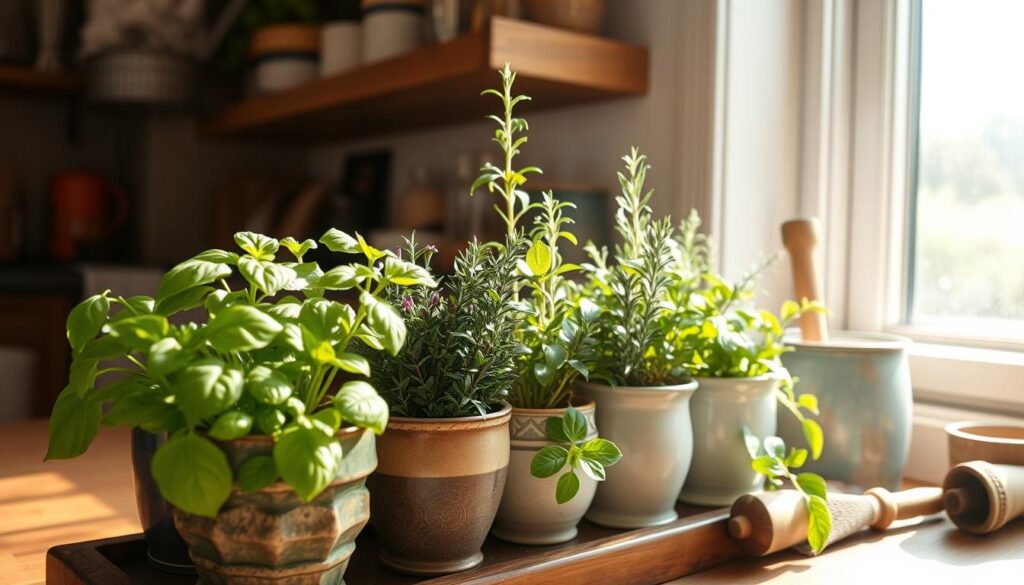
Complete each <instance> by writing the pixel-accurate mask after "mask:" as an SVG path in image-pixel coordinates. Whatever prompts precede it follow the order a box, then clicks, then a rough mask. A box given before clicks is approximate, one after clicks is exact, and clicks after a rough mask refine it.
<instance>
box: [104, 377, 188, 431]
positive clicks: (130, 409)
mask: <svg viewBox="0 0 1024 585" xmlns="http://www.w3.org/2000/svg"><path fill="white" fill-rule="evenodd" d="M167 400H168V396H167V394H165V393H163V392H160V391H157V390H155V389H153V388H152V387H151V386H150V385H148V384H146V383H142V382H140V383H139V384H137V385H134V386H132V387H128V388H125V389H124V394H123V395H121V396H118V397H116V398H115V399H114V403H113V404H112V405H111V406H110V409H109V410H107V413H106V414H105V415H104V416H103V421H102V422H103V424H104V425H105V426H108V427H113V426H122V427H144V428H146V429H147V430H150V429H155V428H165V427H168V426H171V425H173V424H175V423H184V420H183V418H182V416H181V412H180V411H179V410H178V409H177V408H176V407H175V406H174V405H173V404H170V403H168V402H167Z"/></svg>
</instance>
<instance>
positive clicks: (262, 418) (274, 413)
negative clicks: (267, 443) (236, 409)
mask: <svg viewBox="0 0 1024 585" xmlns="http://www.w3.org/2000/svg"><path fill="white" fill-rule="evenodd" d="M286 422H288V419H287V418H285V416H284V413H283V412H281V411H280V410H277V409H274V408H263V409H260V410H258V411H256V427H257V428H258V429H259V431H260V432H261V433H263V434H264V435H273V434H276V433H277V432H278V431H280V430H281V429H282V428H284V424H285V423H286Z"/></svg>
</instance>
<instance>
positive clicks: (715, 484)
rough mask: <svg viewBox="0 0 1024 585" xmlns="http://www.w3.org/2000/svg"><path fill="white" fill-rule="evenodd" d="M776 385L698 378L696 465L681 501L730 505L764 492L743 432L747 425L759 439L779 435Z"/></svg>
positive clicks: (763, 379) (693, 410) (763, 380)
mask: <svg viewBox="0 0 1024 585" xmlns="http://www.w3.org/2000/svg"><path fill="white" fill-rule="evenodd" d="M777 385H778V380H777V379H776V378H774V377H771V376H758V377H756V378H697V391H696V392H695V393H694V395H693V398H691V399H690V417H691V418H692V419H693V462H692V463H690V472H689V473H688V474H687V476H686V485H684V486H683V491H682V493H680V494H679V500H680V501H682V502H686V503H688V504H696V505H698V506H728V505H730V504H732V503H733V501H734V500H736V498H738V497H740V496H742V495H744V494H749V493H751V492H756V491H760V490H761V488H762V487H763V486H764V476H762V475H761V474H759V473H757V472H756V471H754V470H753V469H751V467H750V453H749V452H748V451H747V447H746V442H745V441H744V439H743V430H742V429H743V427H744V426H746V427H747V428H749V429H750V430H751V432H753V433H754V435H756V436H757V437H758V438H760V439H764V438H765V437H768V436H771V435H774V434H775V427H776V411H777V410H778V409H777V407H776V404H777V401H776V398H775V388H776V386H777Z"/></svg>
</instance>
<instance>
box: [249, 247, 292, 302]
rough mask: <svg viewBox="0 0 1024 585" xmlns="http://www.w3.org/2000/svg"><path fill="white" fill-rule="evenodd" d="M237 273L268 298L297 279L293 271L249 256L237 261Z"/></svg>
mask: <svg viewBox="0 0 1024 585" xmlns="http://www.w3.org/2000/svg"><path fill="white" fill-rule="evenodd" d="M238 271H239V272H241V273H242V276H243V277H245V280H247V281H248V282H249V284H252V285H253V286H255V287H256V288H258V289H260V290H261V291H263V292H264V293H266V294H267V295H270V296H273V295H276V294H277V293H278V292H280V291H281V290H283V289H284V288H285V287H286V286H288V285H289V284H290V283H291V282H292V281H293V280H295V279H296V278H297V277H298V275H297V274H296V273H295V270H293V269H291V268H288V267H287V266H283V265H281V264H274V263H273V262H271V261H269V260H259V259H256V258H252V257H250V256H242V257H241V258H239V259H238Z"/></svg>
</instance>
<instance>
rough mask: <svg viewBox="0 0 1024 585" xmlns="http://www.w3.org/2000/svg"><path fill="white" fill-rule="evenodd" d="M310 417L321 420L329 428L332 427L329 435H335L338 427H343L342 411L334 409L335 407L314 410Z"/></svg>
mask: <svg viewBox="0 0 1024 585" xmlns="http://www.w3.org/2000/svg"><path fill="white" fill-rule="evenodd" d="M310 418H311V419H313V420H316V421H319V422H321V423H323V424H324V425H326V426H327V427H328V428H330V430H331V432H329V433H327V434H328V435H333V434H334V433H336V432H338V429H340V428H341V423H342V421H343V419H342V418H341V413H340V412H338V411H337V410H334V409H333V408H324V409H321V410H318V411H316V412H314V413H313V414H312V415H311V416H310Z"/></svg>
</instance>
